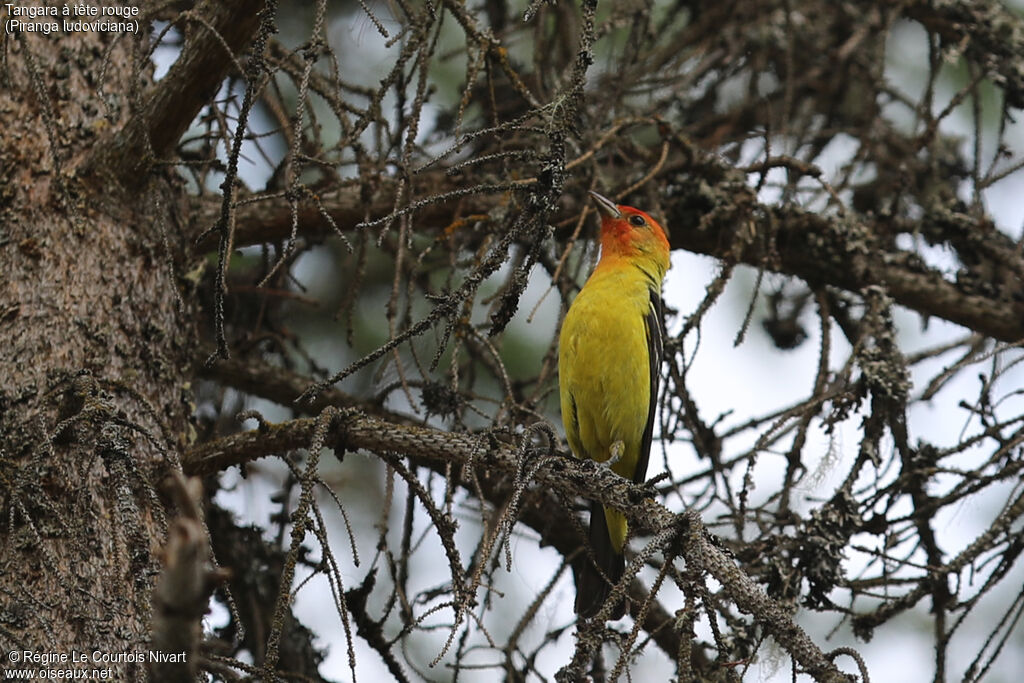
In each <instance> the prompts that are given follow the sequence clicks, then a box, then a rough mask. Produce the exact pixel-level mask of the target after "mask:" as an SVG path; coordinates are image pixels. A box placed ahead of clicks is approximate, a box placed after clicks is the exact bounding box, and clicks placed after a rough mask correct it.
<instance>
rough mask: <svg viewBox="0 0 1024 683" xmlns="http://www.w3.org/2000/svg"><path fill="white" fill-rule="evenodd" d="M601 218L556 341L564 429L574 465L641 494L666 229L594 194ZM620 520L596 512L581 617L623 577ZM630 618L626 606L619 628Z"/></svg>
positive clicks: (617, 609)
mask: <svg viewBox="0 0 1024 683" xmlns="http://www.w3.org/2000/svg"><path fill="white" fill-rule="evenodd" d="M590 194H591V196H592V198H593V200H594V202H595V203H596V204H597V208H598V210H599V212H600V214H601V235H600V241H601V256H600V258H599V260H598V263H597V266H595V268H594V271H593V273H591V275H590V277H589V278H588V279H587V281H586V283H584V285H583V287H582V289H580V291H579V294H577V295H576V298H575V299H574V300H573V302H572V305H571V306H570V307H569V310H568V312H567V313H566V314H565V319H564V320H563V321H562V329H561V332H560V333H559V339H558V385H559V399H560V404H561V411H562V424H563V425H564V426H565V433H566V437H567V439H568V441H569V447H570V448H571V449H572V452H573V455H575V456H576V457H577V458H580V459H589V460H595V461H597V462H601V463H607V464H608V465H610V467H611V469H612V471H613V472H615V473H616V474H618V475H620V476H623V477H625V478H627V479H630V480H631V481H633V482H635V483H639V484H642V483H644V481H645V477H646V476H647V462H648V460H649V459H650V454H651V441H652V437H653V434H654V420H655V412H656V410H655V409H656V405H657V401H658V384H659V378H660V370H661V359H662V353H663V330H662V327H663V324H664V322H663V321H664V314H663V308H662V303H661V285H662V281H663V280H664V278H665V273H666V271H667V270H668V268H669V241H668V237H667V235H666V232H665V229H664V228H662V227H661V225H659V224H658V222H657V221H655V220H654V219H653V218H651V216H649V215H648V214H646V213H644V212H643V211H641V210H639V209H636V208H633V207H631V206H623V205H618V204H616V203H615V202H613V201H612V200H610V199H608V198H607V197H604V196H602V195H600V194H598V193H596V192H591V193H590ZM626 533H627V524H626V518H625V516H623V515H622V513H620V512H618V511H617V510H614V509H611V508H603V509H602V505H601V504H600V503H598V502H596V501H591V504H590V533H589V542H590V549H591V553H592V556H591V553H588V554H587V555H586V556H585V557H583V558H582V559H581V564H580V566H579V569H578V571H577V585H576V603H575V610H576V613H577V614H578V615H580V616H581V617H584V618H592V617H594V616H596V615H597V614H598V613H599V612H600V611H601V608H602V607H603V605H604V603H605V602H606V601H607V599H608V596H609V594H610V593H611V590H612V587H613V586H614V585H615V583H616V582H618V581H619V579H621V578H622V574H623V572H624V571H625V566H626V563H625V558H624V556H623V550H624V546H625V542H626ZM624 614H625V602H624V601H620V602H619V603H618V604H616V605H615V606H613V609H612V610H611V615H610V618H611V619H619V618H621V617H622V616H623V615H624Z"/></svg>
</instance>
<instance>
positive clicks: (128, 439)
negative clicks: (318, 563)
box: [0, 18, 194, 680]
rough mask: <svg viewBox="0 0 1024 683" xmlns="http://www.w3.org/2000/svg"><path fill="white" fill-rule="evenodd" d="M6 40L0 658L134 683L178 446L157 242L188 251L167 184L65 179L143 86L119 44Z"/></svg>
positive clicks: (163, 257)
mask: <svg viewBox="0 0 1024 683" xmlns="http://www.w3.org/2000/svg"><path fill="white" fill-rule="evenodd" d="M48 19H49V20H56V21H60V18H48ZM142 26H143V27H145V24H142ZM6 40H7V42H8V45H7V46H6V47H5V48H4V52H5V61H6V64H5V69H4V77H5V80H6V82H5V84H4V87H3V88H2V89H0V112H2V116H3V119H4V128H5V130H4V133H3V136H2V137H0V169H2V170H0V176H2V182H0V186H2V191H0V230H2V233H0V272H2V273H3V280H4V284H3V287H2V294H0V329H2V335H3V339H4V341H5V343H4V348H3V351H2V352H0V380H2V386H0V512H2V520H3V522H2V524H0V529H2V532H0V539H2V540H0V547H2V548H3V551H2V552H0V596H2V597H0V650H2V651H4V653H5V658H6V657H7V655H6V652H7V651H8V650H16V651H31V652H36V653H42V652H53V653H57V654H65V655H67V656H68V657H72V656H78V657H81V656H83V655H84V656H85V657H87V658H88V660H89V661H88V665H87V666H88V667H90V668H91V667H93V666H94V665H95V668H100V669H110V670H112V675H113V678H114V679H115V680H132V679H142V678H143V677H144V671H145V667H146V664H145V663H139V662H138V661H136V660H138V659H140V658H142V659H143V661H144V660H145V658H146V657H147V656H148V648H147V642H148V640H149V638H150V635H149V627H150V620H151V617H152V610H151V607H152V606H151V604H150V602H151V591H152V587H153V581H154V577H155V574H156V573H157V572H158V571H159V565H160V560H159V552H158V549H159V547H160V545H161V544H162V543H163V540H164V538H165V535H166V528H167V516H168V513H167V510H166V509H165V502H164V501H165V498H164V495H163V494H162V493H161V482H162V481H163V480H164V479H165V478H166V477H167V475H168V473H169V472H171V471H172V470H180V464H179V457H178V456H179V453H180V451H181V448H182V446H183V445H185V442H186V440H187V434H188V433H189V422H188V419H189V413H190V410H189V400H188V395H189V394H188V384H187V382H186V380H185V375H184V374H183V372H182V368H185V367H187V365H188V360H189V351H190V350H191V348H192V346H193V339H194V335H193V330H192V329H191V328H190V327H189V325H188V324H187V323H186V322H185V321H186V320H187V318H186V317H185V315H184V313H185V311H184V310H182V308H181V307H180V306H179V301H180V299H179V298H178V296H177V294H176V287H177V284H176V282H175V280H174V274H173V266H172V263H173V262H174V261H175V256H176V255H174V254H171V253H170V252H169V249H170V246H168V245H180V244H182V243H184V242H185V241H184V240H183V239H181V237H180V235H181V232H182V231H181V225H180V222H179V217H178V216H177V215H176V212H175V211H174V210H172V209H173V207H174V200H173V199H170V200H169V199H168V197H173V196H174V193H175V191H176V188H173V186H172V185H171V184H169V183H167V182H166V181H159V188H158V181H156V180H153V181H151V182H150V184H149V186H148V188H147V189H146V190H145V191H144V192H143V193H142V194H137V195H133V196H131V197H129V196H128V195H127V194H126V193H125V192H124V191H123V190H122V189H121V188H120V187H118V186H117V185H113V184H110V183H109V182H107V178H109V177H113V175H114V174H103V175H102V176H101V175H99V174H96V175H90V176H89V177H86V176H84V175H80V174H76V169H80V168H81V164H82V162H83V160H85V159H86V157H87V155H88V154H90V153H91V151H92V148H93V146H94V145H95V144H96V143H97V142H98V141H99V140H102V139H103V134H104V133H107V132H109V131H111V130H118V129H120V128H121V127H122V126H123V125H124V123H125V121H126V120H127V118H128V114H129V111H130V109H131V107H130V100H131V97H132V96H131V93H132V92H134V91H135V90H134V89H137V88H141V87H143V85H144V83H145V82H147V81H148V77H147V75H146V74H145V73H143V74H141V75H140V74H139V73H136V72H135V71H134V69H133V54H135V53H134V52H133V46H132V37H131V36H130V35H125V34H115V33H71V34H64V33H54V34H53V35H50V36H46V35H41V34H39V33H25V34H21V35H18V36H15V35H8V36H6ZM158 197H159V199H158ZM94 653H95V654H94ZM122 653H127V656H125V655H124V654H122ZM119 660H120V661H119ZM11 661H14V659H13V658H12V660H11ZM30 662H31V660H29V663H30ZM6 665H7V663H6V662H5V666H6ZM36 668H38V667H36ZM73 668H83V667H73Z"/></svg>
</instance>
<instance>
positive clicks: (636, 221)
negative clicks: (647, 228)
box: [629, 213, 647, 227]
mask: <svg viewBox="0 0 1024 683" xmlns="http://www.w3.org/2000/svg"><path fill="white" fill-rule="evenodd" d="M629 222H630V223H632V224H633V225H635V226H637V227H640V226H642V225H646V224H647V221H645V220H644V217H643V216H641V215H640V214H638V213H635V214H633V215H632V216H630V217H629Z"/></svg>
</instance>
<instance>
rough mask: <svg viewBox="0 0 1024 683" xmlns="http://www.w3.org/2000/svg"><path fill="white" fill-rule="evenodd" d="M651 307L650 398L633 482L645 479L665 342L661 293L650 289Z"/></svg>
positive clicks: (648, 325) (649, 341)
mask: <svg viewBox="0 0 1024 683" xmlns="http://www.w3.org/2000/svg"><path fill="white" fill-rule="evenodd" d="M650 292H651V307H650V309H649V310H648V311H647V317H646V318H645V319H644V326H645V327H646V328H647V358H648V360H649V361H650V372H651V399H650V405H649V406H648V407H647V425H646V426H645V427H644V435H643V438H642V440H641V441H640V457H639V459H638V460H637V463H636V470H635V471H634V472H633V482H634V483H636V484H643V483H644V482H645V481H647V463H648V461H649V460H650V459H651V440H652V439H653V437H654V415H655V413H657V411H658V387H659V386H660V384H661V359H662V356H663V355H664V353H665V343H664V339H663V337H662V335H663V332H662V326H663V325H664V320H665V313H664V309H663V308H662V305H661V293H660V292H659V291H658V290H656V289H651V290H650Z"/></svg>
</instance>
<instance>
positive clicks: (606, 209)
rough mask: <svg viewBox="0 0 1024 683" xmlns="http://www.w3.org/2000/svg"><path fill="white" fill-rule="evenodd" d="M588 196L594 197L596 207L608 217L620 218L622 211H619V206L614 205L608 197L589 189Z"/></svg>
mask: <svg viewBox="0 0 1024 683" xmlns="http://www.w3.org/2000/svg"><path fill="white" fill-rule="evenodd" d="M590 196H591V197H593V198H594V203H595V204H597V208H598V209H600V211H601V213H603V214H604V215H605V216H608V217H609V218H622V212H621V211H619V207H618V206H616V205H615V202H613V201H612V200H610V199H608V198H607V197H605V196H604V195H602V194H598V193H596V192H594V191H593V190H591V191H590Z"/></svg>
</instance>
